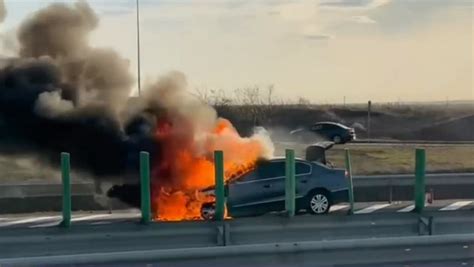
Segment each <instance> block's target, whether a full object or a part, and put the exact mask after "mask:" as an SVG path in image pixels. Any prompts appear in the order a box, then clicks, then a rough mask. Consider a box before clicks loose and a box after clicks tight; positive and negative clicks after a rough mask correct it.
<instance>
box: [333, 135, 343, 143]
mask: <svg viewBox="0 0 474 267" xmlns="http://www.w3.org/2000/svg"><path fill="white" fill-rule="evenodd" d="M332 141H333V142H334V143H336V144H341V143H342V138H341V137H340V136H339V135H335V136H333V137H332Z"/></svg>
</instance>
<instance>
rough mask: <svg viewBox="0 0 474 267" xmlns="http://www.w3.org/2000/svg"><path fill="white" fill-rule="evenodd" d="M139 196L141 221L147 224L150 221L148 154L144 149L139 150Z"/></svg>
mask: <svg viewBox="0 0 474 267" xmlns="http://www.w3.org/2000/svg"><path fill="white" fill-rule="evenodd" d="M140 196H141V198H140V207H141V210H142V218H141V223H143V224H148V223H150V221H151V203H150V202H151V201H150V154H149V153H148V152H144V151H142V152H140Z"/></svg>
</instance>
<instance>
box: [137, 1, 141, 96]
mask: <svg viewBox="0 0 474 267" xmlns="http://www.w3.org/2000/svg"><path fill="white" fill-rule="evenodd" d="M138 1H139V0H137V75H138V95H141V92H142V86H141V84H142V81H141V69H140V5H139V3H138Z"/></svg>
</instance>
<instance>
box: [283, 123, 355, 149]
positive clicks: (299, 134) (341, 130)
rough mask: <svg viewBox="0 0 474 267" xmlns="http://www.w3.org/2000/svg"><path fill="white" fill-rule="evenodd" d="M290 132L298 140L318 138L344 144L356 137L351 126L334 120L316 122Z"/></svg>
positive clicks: (309, 140) (314, 139)
mask: <svg viewBox="0 0 474 267" xmlns="http://www.w3.org/2000/svg"><path fill="white" fill-rule="evenodd" d="M290 134H291V135H292V136H294V137H296V138H297V139H299V140H300V141H308V142H314V141H316V140H317V139H318V138H320V139H325V140H329V141H333V142H334V143H336V144H344V143H347V142H349V141H352V140H354V139H355V138H356V135H355V131H354V129H353V128H350V127H347V126H345V125H342V124H340V123H336V122H318V123H315V124H313V125H311V126H309V127H305V128H300V129H297V130H294V131H291V132H290Z"/></svg>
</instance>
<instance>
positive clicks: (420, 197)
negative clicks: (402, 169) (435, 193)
mask: <svg viewBox="0 0 474 267" xmlns="http://www.w3.org/2000/svg"><path fill="white" fill-rule="evenodd" d="M415 160H416V161H415V179H416V180H415V209H414V211H415V212H418V213H422V212H423V209H424V207H425V172H426V154H425V150H424V149H422V148H417V149H416V157H415Z"/></svg>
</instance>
